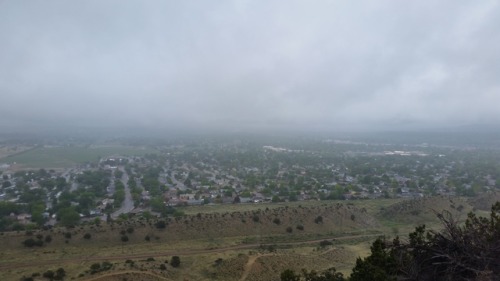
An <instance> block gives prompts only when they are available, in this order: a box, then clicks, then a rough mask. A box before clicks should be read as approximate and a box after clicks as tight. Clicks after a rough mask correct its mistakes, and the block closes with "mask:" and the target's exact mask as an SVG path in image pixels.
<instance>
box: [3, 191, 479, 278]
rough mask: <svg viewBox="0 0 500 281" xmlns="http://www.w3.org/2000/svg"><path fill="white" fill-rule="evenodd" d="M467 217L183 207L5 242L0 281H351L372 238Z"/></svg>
mask: <svg viewBox="0 0 500 281" xmlns="http://www.w3.org/2000/svg"><path fill="white" fill-rule="evenodd" d="M460 206H461V207H460ZM458 209H460V210H458ZM472 209H473V207H472V206H471V205H470V204H469V202H468V201H467V200H463V199H460V198H446V197H436V198H426V199H417V200H366V201H352V202H346V201H321V202H300V203H298V202H296V203H290V204H269V205H267V204H246V205H243V204H240V205H238V204H236V205H220V206H200V207H188V208H186V209H184V211H185V213H186V214H187V215H185V216H181V217H178V218H173V217H172V218H168V219H151V220H149V221H148V220H146V219H144V218H134V219H131V220H128V221H115V222H113V223H109V224H106V223H103V224H101V225H93V224H92V225H90V224H89V225H82V226H78V227H75V228H70V229H66V228H55V229H51V230H41V231H35V232H33V233H31V234H29V233H28V234H29V235H28V234H27V233H24V232H20V233H16V232H12V233H4V234H2V235H0V243H2V245H3V249H2V250H3V251H2V252H0V279H1V280H19V278H20V277H21V276H31V275H32V274H33V273H40V274H41V273H43V272H45V271H46V270H48V269H51V270H56V269H57V268H58V267H63V268H64V269H65V270H66V272H67V275H68V277H70V278H74V279H75V280H123V278H126V279H127V280H184V279H186V280H276V278H277V277H278V275H279V273H280V272H281V271H282V270H284V269H286V268H294V269H297V270H300V269H301V268H307V269H316V270H324V269H327V268H329V267H331V266H335V267H336V268H337V269H338V270H340V271H341V272H344V273H345V274H348V273H349V271H350V269H351V268H352V266H353V265H354V262H355V259H356V257H358V256H365V255H366V254H367V253H368V249H369V246H370V243H371V241H373V240H374V239H375V238H376V237H377V236H380V235H386V236H392V235H395V234H400V235H402V236H405V235H406V233H407V230H411V229H413V228H414V226H415V225H417V224H419V223H422V222H425V223H427V224H431V225H433V224H435V222H437V219H436V218H435V215H434V213H433V210H435V211H438V212H439V211H442V210H447V211H450V212H452V213H453V214H454V215H465V213H466V212H468V211H469V210H472ZM320 217H321V219H319V218H320ZM159 221H163V222H165V227H164V228H162V227H159V226H160V225H159V224H158V222H159ZM436 225H437V224H436ZM395 226H397V227H398V228H399V231H398V232H399V233H396V231H395V230H394V227H395ZM68 233H69V234H68ZM87 233H88V234H90V237H87V238H88V239H86V238H85V234H87ZM47 236H50V237H51V242H50V243H44V246H42V247H33V248H27V247H25V246H23V245H22V242H23V241H24V240H26V239H29V238H32V239H35V240H36V239H39V238H40V239H41V240H45V239H46V237H47ZM123 236H126V237H127V238H126V241H125V240H124V239H122V237H123ZM325 241H326V242H325ZM174 255H177V256H180V257H181V260H182V263H181V266H180V267H179V268H173V267H172V266H170V264H169V260H170V259H171V257H172V256H174ZM103 262H109V263H110V264H111V265H110V269H109V270H105V271H102V272H96V273H94V274H92V273H91V272H92V271H91V266H93V265H95V264H96V263H103ZM162 268H163V269H162ZM99 276H102V277H99ZM98 277H99V278H98ZM37 278H38V277H37ZM96 278H97V279H96ZM100 278H101V279H100ZM103 278H104V279H103ZM35 280H37V279H36V278H35ZM38 280H43V279H41V278H39V279H38Z"/></svg>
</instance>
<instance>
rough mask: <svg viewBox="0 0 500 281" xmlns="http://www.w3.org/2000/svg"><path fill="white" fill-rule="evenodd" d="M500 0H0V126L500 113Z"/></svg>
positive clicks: (300, 122) (390, 123) (356, 121)
mask: <svg viewBox="0 0 500 281" xmlns="http://www.w3.org/2000/svg"><path fill="white" fill-rule="evenodd" d="M498 27H500V4H499V2H498V1H451V0H450V1H411V2H408V1H361V2H360V1H286V2H283V1H28V2H26V1H2V2H0V38H1V44H0V93H1V97H2V99H1V103H0V126H4V127H5V126H11V127H12V126H17V127H20V128H23V127H26V128H28V127H30V126H44V125H47V124H50V125H53V126H90V127H92V126H95V127H107V126H117V127H126V126H134V127H148V128H154V127H159V128H169V127H184V126H185V127H186V128H214V129H222V130H251V129H257V130H258V129H275V128H283V129H286V130H295V129H296V130H300V129H317V130H343V129H350V128H355V129H364V128H366V129H373V128H381V129H391V128H396V129H397V128H428V127H441V126H442V127H446V126H462V125H474V124H498V123H499V122H500V110H498V109H499V105H500V80H499V79H498V77H500V52H499V51H498V50H500V28H498Z"/></svg>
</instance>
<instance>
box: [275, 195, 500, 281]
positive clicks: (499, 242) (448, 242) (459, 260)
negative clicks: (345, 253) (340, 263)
mask: <svg viewBox="0 0 500 281" xmlns="http://www.w3.org/2000/svg"><path fill="white" fill-rule="evenodd" d="M436 215H437V217H438V218H439V219H440V221H441V223H442V226H443V229H442V230H439V231H435V230H426V227H425V225H421V226H418V227H417V228H416V229H415V231H414V232H412V233H410V234H409V235H408V240H407V241H402V240H400V238H399V237H396V238H395V239H394V240H392V241H388V240H385V239H384V238H378V239H377V240H375V242H373V244H372V246H371V248H370V250H371V254H370V255H369V256H368V257H365V258H358V259H357V260H356V265H355V266H354V268H353V270H352V274H351V275H350V277H349V278H344V276H343V274H342V273H339V272H336V270H335V268H330V269H328V270H326V271H324V272H321V273H317V272H316V271H311V272H308V271H307V270H305V269H304V270H303V271H302V274H297V273H295V272H294V271H293V270H290V269H288V270H285V271H283V272H282V273H281V281H299V280H307V281H343V280H349V281H365V280H373V281H387V280H394V281H396V280H419V281H427V280H428V281H431V280H445V281H446V280H447V281H452V280H498V279H499V276H500V202H497V203H496V204H495V205H493V207H492V208H491V214H490V217H489V218H486V217H480V216H479V217H478V216H476V215H475V214H474V213H469V215H468V218H467V220H466V221H465V223H464V224H460V223H459V222H458V221H457V220H456V218H454V217H453V216H452V215H451V214H450V213H449V212H447V211H444V212H442V213H436Z"/></svg>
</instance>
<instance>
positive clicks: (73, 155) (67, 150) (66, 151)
mask: <svg viewBox="0 0 500 281" xmlns="http://www.w3.org/2000/svg"><path fill="white" fill-rule="evenodd" d="M155 151H156V150H154V149H152V148H146V147H141V146H125V145H106V146H53V147H51V146H46V147H35V148H32V149H29V150H25V151H22V152H19V153H17V154H12V155H8V156H5V157H3V158H0V162H7V163H9V164H14V166H15V167H17V168H18V169H26V168H32V169H35V168H53V169H57V168H69V167H73V166H75V165H78V164H83V163H91V162H94V163H95V162H96V161H98V160H99V159H100V158H102V157H106V156H114V155H121V156H144V155H145V154H148V153H154V152H155Z"/></svg>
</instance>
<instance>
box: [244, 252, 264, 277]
mask: <svg viewBox="0 0 500 281" xmlns="http://www.w3.org/2000/svg"><path fill="white" fill-rule="evenodd" d="M270 255H271V254H263V255H256V256H250V257H249V258H248V261H247V263H246V264H245V267H244V271H243V275H241V278H240V281H245V280H246V279H247V277H248V274H250V270H252V267H253V265H254V263H255V261H256V260H257V259H258V258H260V257H264V256H270Z"/></svg>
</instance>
